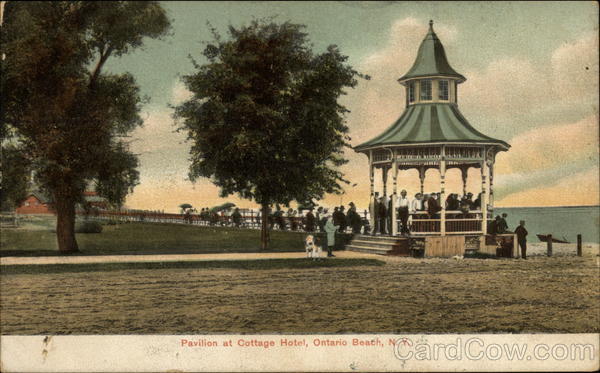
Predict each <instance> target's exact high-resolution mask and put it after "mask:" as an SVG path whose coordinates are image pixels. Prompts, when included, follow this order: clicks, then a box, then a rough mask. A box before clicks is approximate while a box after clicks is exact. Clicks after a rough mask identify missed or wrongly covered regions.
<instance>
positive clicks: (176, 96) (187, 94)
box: [169, 80, 193, 105]
mask: <svg viewBox="0 0 600 373" xmlns="http://www.w3.org/2000/svg"><path fill="white" fill-rule="evenodd" d="M192 96H193V93H192V92H191V91H189V90H188V89H187V88H186V87H185V85H184V84H183V82H182V81H180V80H177V81H176V82H175V84H173V88H171V99H170V100H169V102H170V103H171V104H172V105H179V104H181V103H182V102H184V101H186V100H188V99H190V98H191V97H192Z"/></svg>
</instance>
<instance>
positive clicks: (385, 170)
mask: <svg viewBox="0 0 600 373" xmlns="http://www.w3.org/2000/svg"><path fill="white" fill-rule="evenodd" d="M389 169H390V168H389V167H386V166H384V167H382V168H381V181H382V182H383V195H384V196H387V179H388V170H389ZM386 207H387V206H386Z"/></svg>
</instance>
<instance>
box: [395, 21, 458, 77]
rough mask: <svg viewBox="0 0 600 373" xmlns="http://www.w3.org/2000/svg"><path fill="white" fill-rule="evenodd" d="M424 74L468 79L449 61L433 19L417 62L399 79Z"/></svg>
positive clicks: (422, 43) (422, 75) (420, 48)
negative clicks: (436, 32)
mask: <svg viewBox="0 0 600 373" xmlns="http://www.w3.org/2000/svg"><path fill="white" fill-rule="evenodd" d="M424 76H448V77H454V78H457V79H458V80H459V82H463V81H465V80H466V78H465V77H464V76H462V75H461V74H459V73H457V72H456V70H454V69H453V68H452V66H450V64H449V63H448V59H447V58H446V52H445V51H444V46H443V45H442V42H441V41H440V39H438V37H437V35H436V34H435V32H434V31H433V21H429V32H428V33H427V35H426V36H425V39H423V41H422V42H421V46H420V47H419V52H418V53H417V58H416V59H415V63H414V64H413V66H412V67H411V68H410V70H408V72H407V73H406V74H405V75H404V76H403V77H401V78H400V79H398V81H399V82H403V81H405V80H407V79H411V78H418V77H424Z"/></svg>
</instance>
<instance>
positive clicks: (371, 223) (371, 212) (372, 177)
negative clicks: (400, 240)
mask: <svg viewBox="0 0 600 373" xmlns="http://www.w3.org/2000/svg"><path fill="white" fill-rule="evenodd" d="M369 180H370V182H371V196H370V197H369V226H370V227H371V232H374V229H375V214H374V212H375V211H374V210H375V167H374V166H373V151H372V150H369ZM366 233H367V232H365V234H366Z"/></svg>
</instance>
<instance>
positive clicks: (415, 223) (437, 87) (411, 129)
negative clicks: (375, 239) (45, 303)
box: [354, 21, 510, 236]
mask: <svg viewBox="0 0 600 373" xmlns="http://www.w3.org/2000/svg"><path fill="white" fill-rule="evenodd" d="M465 80H466V78H465V77H464V76H463V75H461V74H459V73H458V72H456V71H455V70H454V69H453V68H452V67H451V66H450V64H449V63H448V60H447V58H446V53H445V52H444V47H443V45H442V43H441V41H440V39H438V37H437V35H436V34H435V32H434V31H433V21H429V32H428V33H427V35H426V36H425V39H424V40H423V41H422V43H421V46H420V47H419V51H418V54H417V58H416V60H415V62H414V64H413V66H412V67H411V69H410V70H409V71H408V72H407V73H406V74H405V75H404V76H402V77H401V78H400V79H398V82H399V83H400V84H402V85H403V86H404V87H405V88H406V108H405V110H404V112H403V113H402V115H401V116H400V118H399V119H398V120H397V121H396V122H395V123H394V124H392V125H391V126H390V127H389V128H388V129H386V130H385V131H384V132H383V133H381V134H380V135H378V136H376V137H375V138H373V139H371V140H369V141H367V142H365V143H362V144H360V145H358V146H355V147H354V150H355V151H356V152H359V153H363V154H365V155H367V157H368V159H369V176H370V181H371V197H370V201H371V203H372V202H373V198H374V193H375V188H374V178H375V170H376V169H381V174H382V181H383V191H382V192H383V193H382V194H383V195H384V196H385V195H386V193H387V178H388V172H389V171H390V170H391V171H392V181H393V189H392V195H391V196H390V198H391V199H392V208H393V211H396V203H397V202H396V200H397V197H398V191H397V184H398V183H397V181H398V180H397V179H398V170H408V169H416V170H418V172H419V179H420V182H421V193H423V183H424V180H425V173H426V171H427V170H428V169H430V168H433V169H437V170H439V173H440V188H439V191H440V194H441V198H440V201H439V202H440V206H441V208H442V210H441V212H440V214H439V217H437V216H436V217H429V216H428V215H427V214H426V213H424V212H421V213H420V214H421V216H419V217H420V219H414V218H413V219H412V223H411V234H413V235H441V236H445V235H448V234H460V235H485V234H486V233H487V222H488V220H489V219H490V217H491V216H492V213H493V205H494V202H493V175H494V171H493V170H494V161H495V157H496V154H498V152H501V151H507V150H508V148H509V147H510V145H509V144H507V143H506V142H504V141H502V140H498V139H494V138H491V137H489V136H486V135H484V134H482V133H481V132H479V131H477V130H476V129H475V128H474V127H473V126H471V124H469V122H468V121H467V119H466V118H465V117H464V116H463V115H462V114H461V113H460V111H459V109H458V100H457V97H458V85H459V84H460V83H463V82H464V81H465ZM471 167H474V168H479V169H480V170H481V208H480V210H478V211H470V213H469V216H468V217H465V216H462V215H461V214H460V211H446V206H445V201H446V192H445V177H446V171H447V170H448V169H451V168H458V169H460V171H461V175H462V181H463V193H464V194H466V185H467V174H468V170H469V168H471ZM488 180H489V184H488ZM371 219H373V217H371ZM371 226H372V227H373V226H374V225H373V221H371ZM391 233H392V235H394V236H395V235H397V234H398V222H397V218H396V213H394V214H392V231H391Z"/></svg>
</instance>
